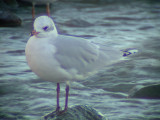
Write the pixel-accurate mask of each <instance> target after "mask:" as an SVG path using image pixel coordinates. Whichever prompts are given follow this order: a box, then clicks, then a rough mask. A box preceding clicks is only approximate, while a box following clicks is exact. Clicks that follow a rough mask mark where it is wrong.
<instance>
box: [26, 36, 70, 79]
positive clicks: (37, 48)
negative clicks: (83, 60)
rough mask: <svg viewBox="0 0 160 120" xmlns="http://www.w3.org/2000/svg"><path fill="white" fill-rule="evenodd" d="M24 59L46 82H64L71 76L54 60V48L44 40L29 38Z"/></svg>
mask: <svg viewBox="0 0 160 120" xmlns="http://www.w3.org/2000/svg"><path fill="white" fill-rule="evenodd" d="M25 52H26V59H27V62H28V65H29V66H30V68H31V69H32V71H33V72H34V73H36V74H37V75H38V76H39V77H40V78H42V79H44V80H47V81H54V82H64V81H67V80H69V79H72V76H71V75H70V74H69V73H68V72H67V71H65V70H64V69H62V68H61V67H60V64H59V63H58V61H57V60H56V59H55V58H54V54H55V52H56V47H55V46H54V45H52V44H50V42H49V41H47V40H46V39H45V38H38V39H36V37H35V36H33V37H31V38H30V39H29V41H28V43H27V45H26V49H25Z"/></svg>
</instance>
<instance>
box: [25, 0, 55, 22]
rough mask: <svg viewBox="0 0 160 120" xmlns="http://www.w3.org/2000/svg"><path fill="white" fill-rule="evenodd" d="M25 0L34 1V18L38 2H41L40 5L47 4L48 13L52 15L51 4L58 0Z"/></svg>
mask: <svg viewBox="0 0 160 120" xmlns="http://www.w3.org/2000/svg"><path fill="white" fill-rule="evenodd" d="M23 1H27V2H31V3H32V19H34V18H35V5H36V4H40V5H42V4H46V12H47V15H48V16H50V4H51V3H53V2H55V1H57V0H23Z"/></svg>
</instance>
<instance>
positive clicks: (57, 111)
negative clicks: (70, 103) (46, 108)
mask: <svg viewBox="0 0 160 120" xmlns="http://www.w3.org/2000/svg"><path fill="white" fill-rule="evenodd" d="M66 111H67V109H64V110H60V107H59V108H57V109H56V111H53V112H51V113H49V114H47V115H45V116H44V119H45V120H48V118H53V117H55V116H56V115H61V114H63V113H65V112H66Z"/></svg>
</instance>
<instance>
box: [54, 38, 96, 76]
mask: <svg viewBox="0 0 160 120" xmlns="http://www.w3.org/2000/svg"><path fill="white" fill-rule="evenodd" d="M54 45H55V47H56V50H57V52H56V53H55V58H56V59H57V61H58V62H59V63H60V66H61V67H62V68H64V69H66V70H69V69H75V70H76V71H77V72H78V73H80V74H83V73H86V72H90V71H91V69H92V68H89V66H90V64H92V63H94V62H95V61H96V60H97V59H98V57H99V50H98V46H96V45H94V44H92V43H90V42H88V41H87V40H85V39H83V38H78V37H72V36H63V35H59V36H58V37H57V39H56V42H55V44H54Z"/></svg>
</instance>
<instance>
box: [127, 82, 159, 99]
mask: <svg viewBox="0 0 160 120" xmlns="http://www.w3.org/2000/svg"><path fill="white" fill-rule="evenodd" d="M129 98H144V99H160V84H156V85H150V86H136V87H135V88H133V89H132V90H131V91H130V93H129Z"/></svg>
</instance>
